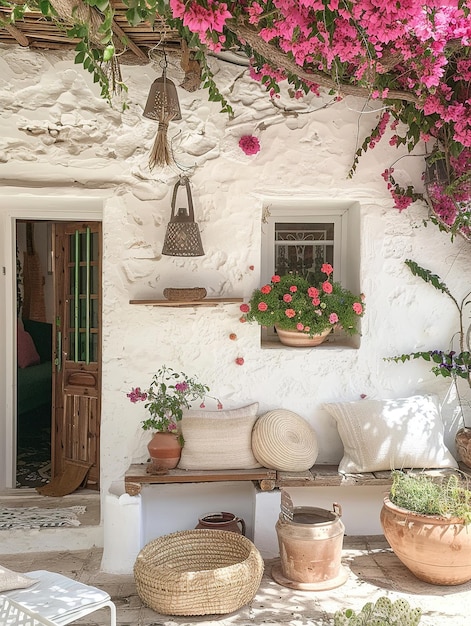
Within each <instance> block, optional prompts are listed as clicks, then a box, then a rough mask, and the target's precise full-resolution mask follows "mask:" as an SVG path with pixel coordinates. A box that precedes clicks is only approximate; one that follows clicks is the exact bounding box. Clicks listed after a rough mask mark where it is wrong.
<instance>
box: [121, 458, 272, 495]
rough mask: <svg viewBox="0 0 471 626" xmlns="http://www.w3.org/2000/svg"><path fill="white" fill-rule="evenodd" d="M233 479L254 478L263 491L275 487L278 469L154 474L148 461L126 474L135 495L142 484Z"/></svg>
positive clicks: (135, 466) (130, 488)
mask: <svg viewBox="0 0 471 626" xmlns="http://www.w3.org/2000/svg"><path fill="white" fill-rule="evenodd" d="M231 480H236V481H240V480H252V481H255V482H258V483H259V485H260V488H261V489H262V490H263V491H271V490H272V489H274V487H275V482H276V470H272V469H267V468H266V467H259V468H257V469H250V470H183V469H171V470H168V473H167V474H153V473H152V471H150V470H149V464H148V463H138V464H134V465H131V467H130V468H129V469H128V471H127V472H126V474H125V476H124V485H125V489H126V493H128V494H130V495H132V496H135V495H137V494H139V493H140V492H141V487H142V485H161V484H174V483H208V482H209V483H213V482H225V481H231Z"/></svg>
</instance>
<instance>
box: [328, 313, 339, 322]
mask: <svg viewBox="0 0 471 626" xmlns="http://www.w3.org/2000/svg"><path fill="white" fill-rule="evenodd" d="M338 321H339V316H338V315H337V313H331V314H330V315H329V324H336V323H337V322H338Z"/></svg>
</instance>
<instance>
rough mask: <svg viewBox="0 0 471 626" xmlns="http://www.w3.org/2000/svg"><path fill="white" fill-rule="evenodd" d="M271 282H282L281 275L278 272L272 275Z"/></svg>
mask: <svg viewBox="0 0 471 626" xmlns="http://www.w3.org/2000/svg"><path fill="white" fill-rule="evenodd" d="M271 282H272V283H279V282H280V277H279V276H278V274H275V275H274V276H272V277H271Z"/></svg>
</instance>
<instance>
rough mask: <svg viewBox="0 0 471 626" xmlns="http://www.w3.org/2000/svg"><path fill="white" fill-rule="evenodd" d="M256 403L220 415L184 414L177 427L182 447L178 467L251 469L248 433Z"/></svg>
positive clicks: (253, 463) (254, 462) (254, 418)
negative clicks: (181, 438)
mask: <svg viewBox="0 0 471 626" xmlns="http://www.w3.org/2000/svg"><path fill="white" fill-rule="evenodd" d="M257 411H258V402H255V403H253V404H249V405H248V406H245V407H241V408H238V409H229V410H224V411H205V410H200V411H198V410H193V409H192V410H189V411H187V412H186V413H185V414H184V416H183V419H182V421H181V422H180V424H181V432H182V435H183V439H184V445H183V449H182V454H181V457H180V462H179V464H178V467H179V468H180V469H187V470H219V469H220V470H224V469H254V468H256V467H260V463H259V462H258V461H257V459H256V458H255V456H254V455H253V452H252V429H253V427H254V424H255V422H256V421H257Z"/></svg>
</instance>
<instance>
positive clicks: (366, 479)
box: [124, 463, 471, 496]
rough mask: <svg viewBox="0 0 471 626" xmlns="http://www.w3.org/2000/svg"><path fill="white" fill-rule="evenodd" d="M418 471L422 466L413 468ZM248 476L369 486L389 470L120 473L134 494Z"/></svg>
mask: <svg viewBox="0 0 471 626" xmlns="http://www.w3.org/2000/svg"><path fill="white" fill-rule="evenodd" d="M460 470H461V471H462V472H463V474H465V475H466V476H467V477H469V479H470V480H471V468H469V467H467V466H466V465H463V464H460ZM415 471H416V472H421V471H422V470H415ZM454 472H455V470H453V469H443V470H427V471H426V472H425V473H427V474H430V475H432V476H446V475H448V474H450V473H454ZM241 480H250V481H253V482H254V483H256V484H257V486H258V487H259V488H260V489H261V490H262V491H272V490H273V489H275V488H282V487H355V486H357V487H369V486H375V487H376V486H386V487H387V486H389V485H391V482H392V479H391V472H390V471H384V472H365V473H363V474H340V473H339V471H338V466H337V465H314V466H313V467H311V469H309V470H307V471H305V472H281V471H277V470H272V469H267V468H266V467H259V468H257V469H251V470H182V469H172V470H169V471H168V473H167V474H155V473H154V474H153V473H152V472H151V471H150V470H149V464H147V463H138V464H133V465H131V466H130V468H129V469H128V471H127V472H126V474H125V477H124V484H125V490H126V493H128V494H129V495H132V496H135V495H138V494H139V493H140V492H141V488H142V485H157V484H174V483H201V482H224V481H241Z"/></svg>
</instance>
